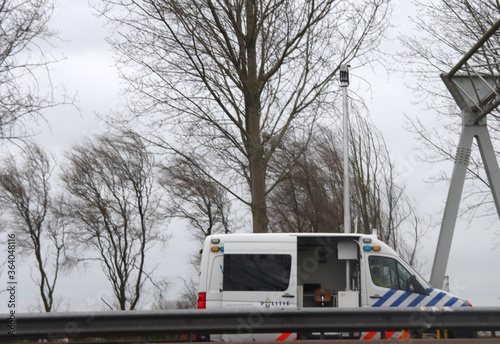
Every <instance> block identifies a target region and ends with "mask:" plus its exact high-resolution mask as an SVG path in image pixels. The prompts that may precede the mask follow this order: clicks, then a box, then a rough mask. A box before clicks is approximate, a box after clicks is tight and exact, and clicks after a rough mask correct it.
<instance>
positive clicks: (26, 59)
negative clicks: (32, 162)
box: [0, 0, 60, 140]
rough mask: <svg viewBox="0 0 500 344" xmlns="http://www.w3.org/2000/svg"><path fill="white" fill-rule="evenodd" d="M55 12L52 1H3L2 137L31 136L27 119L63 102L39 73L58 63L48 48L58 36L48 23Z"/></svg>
mask: <svg viewBox="0 0 500 344" xmlns="http://www.w3.org/2000/svg"><path fill="white" fill-rule="evenodd" d="M52 11H53V1H50V0H48V1H47V0H0V95H1V96H0V139H8V140H10V139H16V138H17V139H19V138H22V137H24V136H26V135H29V134H30V133H29V130H28V128H27V127H26V124H27V122H28V121H29V120H30V119H39V118H43V116H42V111H43V110H44V109H47V108H50V107H53V106H56V105H57V104H60V102H58V101H56V99H55V98H54V96H53V94H52V90H51V89H50V87H49V89H48V91H45V90H41V87H45V86H41V85H40V84H39V78H40V76H41V75H40V74H37V73H39V72H44V73H48V72H49V67H50V65H51V64H53V63H55V62H57V59H56V58H54V57H53V56H51V55H48V54H47V53H46V52H45V50H44V46H45V48H46V47H47V44H50V40H51V39H53V38H54V37H55V35H56V33H55V32H53V31H51V30H50V29H49V28H48V25H47V22H48V20H49V18H50V16H51V14H52ZM47 80H49V83H50V78H48V77H47Z"/></svg>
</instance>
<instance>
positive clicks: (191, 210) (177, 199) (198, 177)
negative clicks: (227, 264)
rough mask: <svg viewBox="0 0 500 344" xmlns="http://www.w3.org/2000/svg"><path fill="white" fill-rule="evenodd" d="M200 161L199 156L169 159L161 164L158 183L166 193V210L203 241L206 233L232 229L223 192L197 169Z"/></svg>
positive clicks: (229, 208) (223, 231)
mask: <svg viewBox="0 0 500 344" xmlns="http://www.w3.org/2000/svg"><path fill="white" fill-rule="evenodd" d="M193 161H197V163H196V164H194V163H192V162H193ZM201 161H202V158H201V157H179V158H177V159H173V161H172V162H171V163H170V164H169V165H165V166H163V168H162V174H161V176H160V185H162V186H163V187H164V189H165V191H166V192H167V194H169V196H170V202H169V208H170V211H169V213H170V214H171V215H172V216H174V217H177V218H180V219H185V220H187V221H188V223H189V226H190V227H191V230H192V231H193V232H192V235H193V237H194V238H195V240H197V241H198V242H200V243H203V242H204V241H205V238H206V237H207V236H208V235H212V234H215V233H230V232H231V231H232V230H231V224H230V216H231V203H230V201H229V198H228V196H227V192H226V190H225V189H224V188H223V187H221V186H220V185H218V184H216V183H215V182H214V181H213V180H212V179H210V178H208V177H207V175H206V174H205V173H204V172H203V171H202V170H200V168H199V164H200V162H201ZM233 230H234V228H233Z"/></svg>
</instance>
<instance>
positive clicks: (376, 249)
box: [372, 246, 382, 251]
mask: <svg viewBox="0 0 500 344" xmlns="http://www.w3.org/2000/svg"><path fill="white" fill-rule="evenodd" d="M381 249H382V247H380V246H372V250H373V251H380V250H381Z"/></svg>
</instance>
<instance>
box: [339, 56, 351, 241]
mask: <svg viewBox="0 0 500 344" xmlns="http://www.w3.org/2000/svg"><path fill="white" fill-rule="evenodd" d="M348 68H349V66H348V65H345V64H344V65H341V66H340V87H342V96H343V112H344V233H351V206H350V203H351V199H350V190H349V112H348V106H347V105H348V104H347V86H349V69H348Z"/></svg>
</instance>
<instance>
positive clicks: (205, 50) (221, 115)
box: [103, 0, 390, 232]
mask: <svg viewBox="0 0 500 344" xmlns="http://www.w3.org/2000/svg"><path fill="white" fill-rule="evenodd" d="M104 3H105V4H106V5H107V6H105V8H104V11H103V14H104V15H105V16H106V17H107V18H108V19H109V20H110V21H111V22H112V23H115V24H116V28H117V30H118V31H119V32H118V33H119V34H118V35H116V36H115V37H118V38H117V39H115V40H112V41H111V43H112V45H113V47H114V48H115V49H116V50H117V51H118V52H119V53H120V56H121V58H120V60H119V63H120V64H121V65H122V66H123V68H122V71H123V77H124V79H125V80H126V81H127V82H128V84H129V86H130V91H131V92H133V93H134V94H136V97H135V98H132V99H133V101H132V102H131V103H132V104H133V113H134V114H135V115H136V116H142V115H145V114H149V115H154V116H152V117H151V118H152V121H153V124H152V125H151V126H150V127H151V128H155V129H154V131H153V132H152V133H151V134H152V135H153V136H157V137H156V138H157V140H158V142H159V144H161V145H162V146H163V147H166V148H169V149H173V150H174V151H177V152H180V153H184V152H185V148H186V147H187V146H189V147H190V149H192V150H194V151H195V152H196V154H197V155H199V156H205V157H208V159H209V160H210V161H211V162H212V164H213V166H217V167H218V173H213V174H210V173H207V175H210V176H211V177H212V178H213V179H215V180H216V181H217V182H218V183H219V184H221V185H224V186H225V187H226V189H228V191H229V192H233V196H234V197H237V198H238V199H239V200H240V201H241V202H242V203H243V204H245V205H248V206H249V207H250V209H251V212H252V220H253V221H252V223H253V231H254V232H267V231H268V222H269V219H268V215H267V206H266V196H267V193H268V192H269V190H271V189H272V188H273V187H274V184H275V182H276V181H271V180H269V178H268V175H267V168H268V164H269V162H270V160H271V159H272V157H273V155H274V153H275V151H276V149H277V147H278V146H279V145H280V144H281V143H282V141H283V140H284V138H285V137H286V136H287V135H289V133H290V132H291V131H294V132H295V135H296V134H297V133H299V132H302V134H303V135H308V134H309V133H310V132H311V129H312V127H313V126H314V125H315V123H316V122H317V121H318V120H319V119H320V118H322V117H326V116H328V114H331V113H332V109H334V108H335V106H334V105H333V104H334V101H335V99H334V98H335V95H336V93H337V89H336V85H335V82H334V79H335V75H336V74H337V71H338V69H339V66H340V65H341V64H343V63H348V62H350V61H354V60H356V65H358V66H359V65H363V64H366V63H370V62H373V60H375V59H376V57H374V55H373V54H372V53H373V52H374V51H376V48H377V44H378V42H379V40H380V38H381V36H382V34H383V32H384V30H385V28H386V26H387V24H388V14H389V9H390V7H389V5H388V3H389V1H388V0H370V1H354V0H353V1H348V0H345V1H334V0H325V1H305V0H272V1H267V0H266V1H264V0H258V1H255V0H231V1H220V0H217V1H206V0H188V1H179V0H124V1H116V0H106V1H104ZM129 67H132V68H129ZM158 128H162V129H163V130H161V131H159V130H158ZM159 132H168V133H169V134H172V133H173V134H175V135H177V140H178V141H177V142H178V143H179V144H175V143H173V141H172V140H171V139H170V137H160V136H159V135H158V133H159ZM241 181H243V182H244V183H246V186H247V188H248V189H247V190H248V191H247V190H244V191H242V192H234V188H233V186H234V185H237V184H238V183H241Z"/></svg>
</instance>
